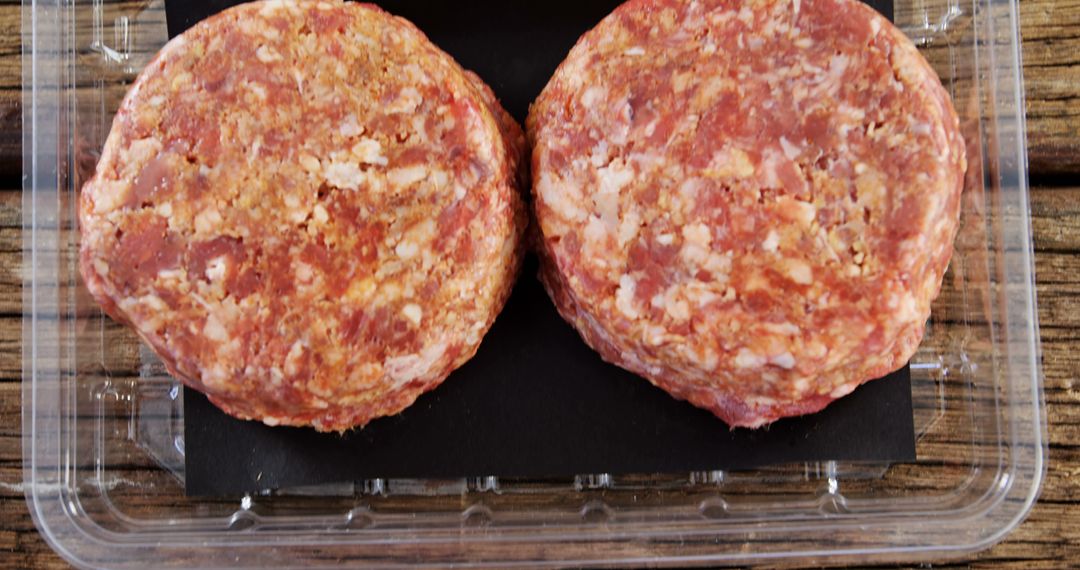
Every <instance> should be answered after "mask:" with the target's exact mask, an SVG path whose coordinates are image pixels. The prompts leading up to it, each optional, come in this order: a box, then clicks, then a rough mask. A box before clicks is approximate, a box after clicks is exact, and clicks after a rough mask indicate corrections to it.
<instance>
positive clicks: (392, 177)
mask: <svg viewBox="0 0 1080 570" xmlns="http://www.w3.org/2000/svg"><path fill="white" fill-rule="evenodd" d="M427 176H428V169H427V168H426V167H425V166H422V165H419V164H418V165H415V166H407V167H405V168H394V169H392V170H390V171H389V172H387V173H386V178H387V180H388V181H389V182H390V184H393V185H394V186H396V187H397V188H408V187H410V186H412V185H413V184H416V183H418V182H420V181H422V180H424V179H425V178H427Z"/></svg>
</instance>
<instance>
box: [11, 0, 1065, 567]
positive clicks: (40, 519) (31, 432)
mask: <svg viewBox="0 0 1080 570" xmlns="http://www.w3.org/2000/svg"><path fill="white" fill-rule="evenodd" d="M988 5H990V6H994V7H998V8H1007V10H1008V21H1007V25H1008V26H1010V28H1011V31H1010V33H1009V38H1010V41H1009V42H1008V43H1007V44H1006V45H1004V46H1001V48H1002V53H1000V54H993V53H992V56H993V55H1000V56H1004V58H1005V59H1007V60H1008V61H1006V62H1004V63H1002V62H996V63H994V67H993V70H994V71H995V72H999V73H1000V72H1003V71H1004V72H1005V73H1007V74H1008V75H1010V76H1011V77H1005V78H1000V77H999V80H1000V79H1006V80H1008V83H1009V85H1010V87H1011V93H1008V94H1007V95H1008V98H1010V99H1011V101H1009V103H1010V105H1011V106H1013V107H1014V108H1015V109H1019V110H1021V111H1022V110H1023V109H1024V104H1023V90H1022V88H1021V86H1022V79H1021V67H1020V46H1019V42H1018V40H1017V38H1018V18H1017V11H1018V6H1017V3H1016V1H1015V0H988ZM69 9H73V5H72V3H71V2H66V1H65V0H23V5H22V19H23V30H24V31H23V34H24V35H23V42H24V49H23V63H24V65H23V109H24V111H23V125H25V127H24V133H23V148H24V159H23V161H24V162H23V164H24V177H23V185H24V188H23V194H24V200H23V202H24V210H23V215H24V218H23V219H24V223H23V228H24V230H27V231H25V232H24V265H25V267H27V268H28V273H29V274H30V275H29V276H28V277H29V285H28V286H27V287H25V288H24V307H25V309H24V311H25V312H24V326H23V352H24V356H23V363H24V369H23V381H24V383H23V432H24V437H23V459H24V492H25V494H26V499H27V503H28V507H29V510H30V513H31V516H32V518H33V520H34V523H35V525H36V526H37V528H38V529H39V531H40V532H41V534H42V536H43V537H44V538H45V539H46V541H47V542H48V543H49V544H50V546H51V547H52V548H53V549H54V550H55V551H56V552H58V553H59V554H60V555H62V556H63V557H64V558H66V559H67V560H68V561H70V562H72V563H73V564H76V565H79V566H83V567H104V566H98V565H97V563H100V561H94V560H87V559H83V558H82V557H80V556H79V550H80V547H81V546H84V544H83V543H82V542H78V541H69V542H64V541H61V540H59V539H58V536H57V534H56V533H57V531H62V532H63V533H64V534H68V535H71V534H72V533H73V531H74V534H76V535H77V536H80V537H81V538H82V539H83V540H85V541H87V542H88V543H94V542H98V541H99V539H98V538H95V537H92V536H91V535H90V534H89V533H86V532H85V529H83V528H82V527H81V525H80V524H79V523H78V522H76V521H75V520H73V519H71V518H70V513H69V512H68V511H67V510H66V509H65V510H64V512H65V514H67V515H68V517H67V518H64V519H61V520H60V524H59V525H57V526H61V525H62V526H63V527H65V528H54V524H56V521H55V520H54V519H52V518H50V516H49V515H47V514H46V513H45V512H43V506H44V505H46V504H48V503H49V502H54V501H55V502H57V503H60V502H62V501H63V497H62V496H61V495H62V493H61V489H59V488H43V487H40V486H38V485H36V484H35V481H36V480H37V478H36V476H35V475H36V473H35V468H36V466H37V462H36V449H35V442H36V436H37V435H38V433H37V423H36V422H37V419H38V418H36V416H35V413H34V411H35V409H36V408H35V403H36V401H37V393H36V391H37V389H38V379H39V378H38V375H37V371H38V368H37V366H36V355H37V351H38V349H39V345H38V335H37V331H38V323H37V320H38V317H39V313H38V312H37V308H38V300H39V299H40V298H41V296H40V294H39V293H38V289H37V287H38V284H39V280H38V278H39V275H40V272H41V270H42V267H41V266H40V265H39V264H38V263H39V261H40V259H39V256H38V253H39V248H38V241H37V234H36V233H35V230H36V229H37V228H38V227H39V225H41V224H42V223H43V220H42V219H41V218H39V217H38V216H39V214H38V212H37V210H36V208H35V207H34V205H35V203H36V200H39V199H40V198H41V197H42V195H43V193H44V195H46V196H48V195H51V196H53V197H55V195H56V193H57V192H58V191H59V188H58V177H57V168H56V166H57V162H56V157H55V156H53V154H51V153H55V152H56V151H55V149H52V150H46V149H45V148H42V147H41V143H43V142H44V143H45V144H48V142H47V140H42V139H44V137H40V135H41V133H42V132H43V131H44V132H49V133H55V132H56V130H62V129H58V125H57V123H59V122H60V120H61V117H62V115H61V114H60V113H55V114H46V111H48V110H52V111H57V110H59V109H60V108H61V107H62V106H63V105H64V103H65V100H64V99H63V97H62V96H61V95H60V94H61V93H65V91H64V88H65V85H63V84H62V83H61V82H60V81H59V80H58V79H59V77H60V76H61V75H62V73H63V70H62V69H60V68H62V67H63V66H58V68H57V69H45V68H44V67H45V66H43V65H42V62H41V61H39V58H37V57H36V54H37V53H39V49H38V48H41V47H44V44H43V43H42V41H43V37H52V38H60V37H62V34H63V32H65V31H67V30H66V29H62V26H61V25H60V21H61V18H62V16H61V13H62V12H64V11H65V10H69ZM42 15H49V16H51V17H52V19H51V20H49V19H44V18H42V17H41V16H42ZM43 20H44V21H43ZM50 32H51V33H50ZM50 47H51V48H53V49H56V48H57V46H50ZM61 51H62V48H61V49H57V53H58V54H60V55H61V57H63V56H65V55H67V54H62V53H61ZM50 73H51V74H53V77H49V74H50ZM43 78H44V79H43ZM43 81H47V82H48V83H43ZM44 85H48V86H51V90H52V92H53V95H54V96H55V97H56V103H55V105H54V106H50V105H43V104H41V100H42V99H43V98H44V95H43V94H42V93H41V92H39V90H38V89H40V88H41V87H42V86H44ZM1008 119H1009V120H1010V121H1014V122H1015V124H1014V125H1011V128H1012V129H1015V131H1014V132H1015V133H1017V136H1016V137H1015V140H1013V141H1008V140H1006V141H1000V140H999V143H1001V142H1005V143H1012V144H1005V145H1003V146H1002V147H1000V148H1002V149H1003V150H1004V149H1005V148H1006V147H1012V146H1015V151H1016V154H1015V155H1013V154H1012V152H1011V149H1010V153H1009V155H1008V156H1009V157H1014V158H1015V159H1016V160H1017V162H1016V165H1017V166H1016V167H1017V169H1018V172H1016V173H1015V174H1016V180H1015V183H1016V185H1017V188H1016V190H1017V194H1018V195H1019V199H1018V200H1016V202H1017V203H1016V204H1014V205H1015V206H1017V207H1018V209H1019V210H1020V211H1019V213H1020V215H1021V219H1022V221H1023V224H1024V225H1025V226H1026V227H1025V228H1024V230H1025V232H1022V235H1020V239H1021V240H1022V243H1021V244H1017V245H1020V246H1021V247H1019V248H1018V249H1017V250H1013V251H1010V252H1009V254H1008V255H1011V256H1020V258H1019V259H1016V262H1017V265H1018V267H1020V268H1022V269H1024V270H1025V271H1024V272H1025V275H1024V277H1025V282H1026V283H1027V289H1028V291H1029V294H1028V295H1026V296H1025V297H1024V298H1023V300H1022V303H1023V305H1024V306H1023V307H1020V308H1017V307H1012V306H1010V307H1006V310H1010V312H1011V309H1015V310H1016V311H1017V312H1019V313H1020V315H1021V316H1026V317H1027V318H1026V323H1025V326H1024V327H1023V328H1022V332H1021V333H1020V334H1021V335H1022V337H1023V338H1019V339H1011V338H1010V341H1013V340H1016V341H1022V342H1023V344H1024V345H1025V346H1027V347H1028V349H1029V350H1030V352H1028V354H1029V355H1030V356H1031V358H1032V359H1033V363H1032V364H1031V365H1030V366H1028V369H1027V370H1021V371H1019V372H1021V373H1023V374H1022V376H1023V377H1020V376H1021V375H1020V374H1018V375H1017V377H1016V378H1013V379H1012V380H1013V381H1014V382H1021V381H1023V382H1024V383H1025V384H1024V385H1025V386H1027V383H1028V382H1030V389H1031V394H1030V397H1031V402H1032V405H1033V406H1034V408H1035V409H1034V410H1033V411H1034V415H1035V416H1036V418H1035V424H1036V425H1035V426H1034V428H1035V429H1034V430H1033V431H1034V433H1032V434H1024V435H1025V437H1033V438H1034V439H1033V440H1032V441H1031V443H1033V444H1034V449H1033V450H1032V453H1033V454H1034V457H1033V460H1032V461H1033V463H1034V465H1033V467H1034V469H1033V471H1034V473H1031V474H1030V478H1027V479H1026V480H1027V482H1028V488H1027V489H1026V490H1025V492H1024V494H1023V499H1022V500H1020V501H1017V500H1016V499H1013V500H1011V501H1010V502H1009V503H1010V504H1009V505H1006V506H1005V507H1003V506H1002V505H1003V502H1004V498H1005V497H1004V495H1005V494H1006V493H1007V491H1004V490H1003V491H1001V492H1000V493H999V494H998V495H997V497H998V498H999V499H1001V500H995V501H991V502H990V503H989V504H987V505H984V508H983V509H978V510H976V511H974V512H971V513H969V516H967V517H965V520H975V519H982V518H984V517H985V516H986V515H987V514H989V513H990V512H991V511H993V510H995V509H999V508H1008V509H1009V510H1011V511H1012V513H1011V516H1010V517H1009V518H1008V519H1006V520H1005V521H1004V522H1003V524H1001V525H1000V526H999V527H998V528H996V529H994V530H993V532H989V533H987V534H985V535H983V536H982V537H981V538H980V539H979V540H977V541H973V542H971V543H969V544H956V545H948V546H942V545H929V546H904V545H895V546H889V547H883V548H864V549H860V550H851V551H844V550H839V549H831V550H830V549H822V550H806V551H801V552H795V551H792V552H776V553H748V554H744V555H732V554H730V553H726V554H725V553H720V554H717V555H715V556H712V555H701V556H692V557H691V556H687V557H673V558H666V559H662V560H657V559H655V558H637V557H635V558H623V559H608V560H603V561H597V560H589V559H585V560H548V561H535V562H523V563H509V564H508V563H506V562H503V563H500V562H499V561H485V562H481V563H477V564H475V566H491V565H498V566H500V567H508V566H556V565H559V566H562V565H575V564H590V563H591V564H595V563H597V562H602V563H604V564H606V565H608V564H617V565H627V564H657V563H660V564H665V565H673V564H687V563H695V562H696V563H707V562H747V561H749V560H776V559H792V558H814V559H821V558H830V559H834V558H835V559H840V560H842V559H844V558H850V557H863V558H866V557H876V556H884V557H886V558H887V559H895V560H903V559H911V558H920V559H921V558H925V557H928V556H930V555H942V556H948V555H951V556H961V555H964V554H968V553H972V552H976V551H979V550H982V549H985V548H988V547H989V546H991V545H993V544H995V543H997V542H999V541H1000V540H1002V539H1003V538H1004V537H1005V536H1006V535H1007V534H1008V533H1009V532H1011V531H1012V530H1013V529H1015V528H1016V526H1018V525H1019V524H1020V522H1022V521H1023V519H1024V518H1025V517H1026V516H1027V514H1028V513H1029V511H1030V510H1031V508H1032V507H1033V505H1034V503H1035V500H1036V498H1037V497H1038V493H1039V490H1040V487H1041V484H1042V481H1043V479H1044V478H1045V472H1046V462H1045V457H1046V438H1045V429H1046V421H1045V408H1044V406H1043V402H1042V382H1041V370H1040V365H1039V363H1040V361H1041V355H1040V348H1039V340H1038V323H1037V313H1036V312H1035V310H1034V308H1035V293H1034V291H1035V288H1034V269H1033V254H1032V243H1031V233H1030V232H1031V230H1030V224H1031V221H1030V214H1029V211H1028V203H1027V177H1026V164H1027V161H1026V142H1025V136H1024V132H1025V131H1024V117H1023V113H1022V112H1017V113H1015V116H1014V117H1008ZM50 121H51V122H53V125H51V126H52V128H42V125H43V124H45V123H46V122H50ZM53 142H56V141H53ZM41 158H44V160H39V159H41ZM50 159H51V160H50ZM27 222H29V223H27ZM53 253H58V252H53ZM1014 322H1015V321H1014ZM1010 372H1011V370H1010ZM1013 429H1014V430H1015V429H1017V428H1016V426H1015V425H1014V426H1013ZM1012 435H1014V436H1015V435H1016V434H1012ZM1014 453H1015V451H1014ZM1015 482H1016V480H1015V479H1014V478H1012V477H1009V478H1008V480H1007V482H1006V484H1007V485H1010V486H1011V485H1012V484H1013V483H1015ZM949 522H950V524H955V523H956V522H957V520H956V519H952V520H951V521H949ZM926 524H927V525H928V526H929V525H930V524H931V523H930V522H929V521H927V522H926ZM649 536H655V534H652V533H650V534H648V535H647V536H645V538H648V537H649ZM558 538H559V537H558V536H545V537H543V539H542V540H544V541H550V540H557V539H558ZM577 538H578V539H580V538H581V537H580V535H579V536H577ZM602 538H609V537H602ZM514 539H515V540H517V539H519V538H514ZM478 540H480V538H479V537H478ZM107 546H109V547H110V548H113V549H117V550H124V549H127V548H132V549H138V548H139V547H145V546H150V545H148V544H128V545H122V544H119V543H117V544H113V543H110V544H108V545H107ZM465 566H474V564H465Z"/></svg>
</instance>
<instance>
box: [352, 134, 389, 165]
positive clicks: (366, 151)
mask: <svg viewBox="0 0 1080 570" xmlns="http://www.w3.org/2000/svg"><path fill="white" fill-rule="evenodd" d="M350 150H351V152H352V154H353V156H355V157H356V158H357V159H359V160H360V162H362V163H364V164H375V165H378V166H386V165H387V164H388V163H389V161H388V160H387V158H386V157H385V156H383V154H382V143H380V142H379V141H377V140H375V139H373V138H369V137H361V138H360V140H358V141H356V144H354V145H353V147H352V149H350Z"/></svg>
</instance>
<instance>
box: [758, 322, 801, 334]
mask: <svg viewBox="0 0 1080 570" xmlns="http://www.w3.org/2000/svg"><path fill="white" fill-rule="evenodd" d="M762 328H763V329H765V330H766V331H768V332H771V333H774V334H782V335H787V336H795V335H797V334H799V333H800V332H802V331H801V330H799V327H797V326H795V325H793V324H791V323H789V322H783V323H765V324H763V325H762Z"/></svg>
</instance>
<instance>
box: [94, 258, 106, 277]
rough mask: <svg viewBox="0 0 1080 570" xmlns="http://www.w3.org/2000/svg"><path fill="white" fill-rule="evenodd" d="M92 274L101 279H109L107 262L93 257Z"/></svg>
mask: <svg viewBox="0 0 1080 570" xmlns="http://www.w3.org/2000/svg"><path fill="white" fill-rule="evenodd" d="M94 272H95V273H97V274H98V275H99V276H101V277H102V278H108V277H109V263H108V262H107V261H105V260H104V259H101V258H98V257H95V258H94Z"/></svg>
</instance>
